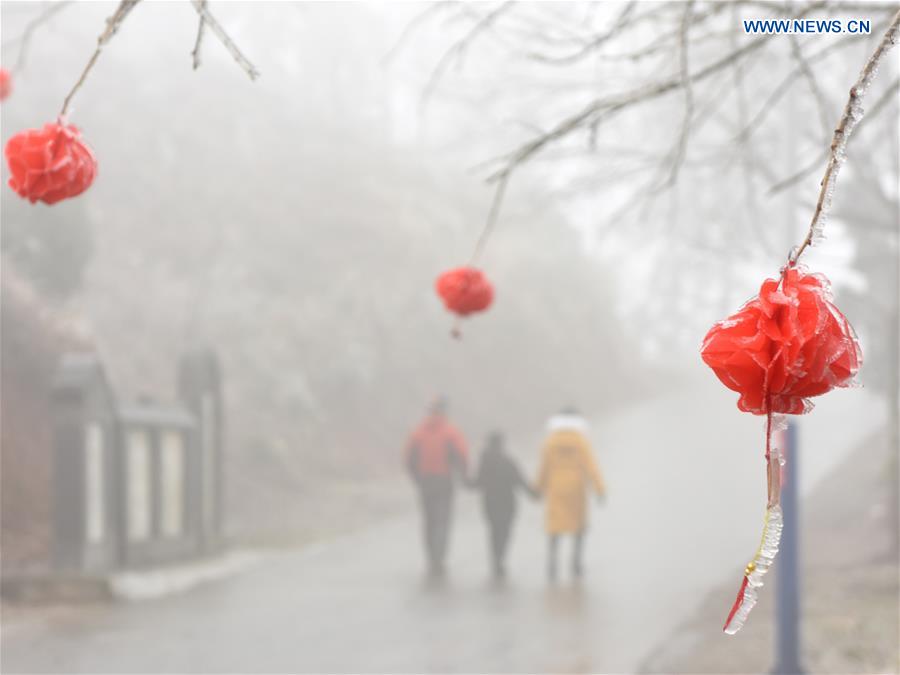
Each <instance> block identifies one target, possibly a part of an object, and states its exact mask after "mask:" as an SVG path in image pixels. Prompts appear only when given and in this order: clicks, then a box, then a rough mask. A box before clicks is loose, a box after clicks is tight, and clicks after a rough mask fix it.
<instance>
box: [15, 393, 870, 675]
mask: <svg viewBox="0 0 900 675" xmlns="http://www.w3.org/2000/svg"><path fill="white" fill-rule="evenodd" d="M710 379H711V378H710ZM871 402H872V399H871V398H870V397H868V396H867V395H866V394H865V392H862V391H859V390H851V391H842V392H835V393H833V394H831V395H830V397H828V398H826V399H823V401H822V403H821V404H820V406H819V408H817V410H816V411H814V412H813V413H812V415H811V416H809V418H808V419H806V420H804V422H803V424H804V426H803V427H802V428H801V437H802V438H803V439H804V440H805V444H804V447H803V451H802V454H801V461H802V462H803V470H802V472H801V477H802V483H803V487H804V491H806V490H808V489H809V488H810V487H811V486H812V485H813V484H814V483H815V482H816V481H817V480H818V479H819V478H821V477H823V476H824V475H825V474H827V472H828V471H829V469H830V468H831V467H833V466H834V465H835V464H836V463H837V462H838V461H839V460H840V459H841V457H842V456H843V453H845V452H846V450H847V449H848V448H850V447H852V446H853V444H854V443H855V442H858V441H859V439H860V438H861V437H862V436H864V434H865V433H866V432H867V430H868V429H870V428H872V427H873V426H874V425H876V424H878V423H879V421H880V419H879V418H878V409H877V408H876V407H875V406H873V405H870V404H871ZM849 421H852V423H849ZM594 441H595V445H596V446H597V448H598V452H597V454H598V457H599V460H600V463H601V465H602V467H603V468H604V471H605V473H606V477H607V481H608V484H609V489H610V493H609V498H608V501H607V504H606V506H603V507H594V508H593V510H592V528H591V534H590V537H589V540H588V545H587V548H586V568H587V576H586V578H585V579H584V580H583V582H581V583H580V584H574V583H572V582H571V581H570V580H568V579H566V578H565V577H564V578H563V579H562V580H561V581H560V582H559V583H558V584H557V585H556V586H550V585H548V584H547V583H546V581H545V579H544V552H545V551H544V548H545V542H544V539H543V536H542V533H541V531H540V524H541V513H540V507H539V506H538V505H532V504H528V505H524V506H523V508H522V509H521V511H520V517H519V521H518V524H517V529H516V532H515V534H514V539H513V544H512V550H511V556H510V557H511V560H510V578H509V580H508V581H507V582H506V583H505V584H504V585H501V586H498V585H494V584H493V583H492V582H491V581H490V580H489V578H488V570H487V563H486V559H485V555H486V542H485V532H484V527H483V523H482V521H481V519H480V517H479V511H478V505H477V503H476V501H475V500H474V499H473V498H472V496H471V495H460V499H459V500H458V506H459V509H458V511H457V518H456V529H455V531H454V535H453V540H452V549H451V560H450V565H449V567H450V570H451V572H450V575H449V577H448V579H447V580H446V581H445V582H443V583H441V584H434V583H428V582H426V581H425V579H424V578H423V576H422V572H421V559H420V558H421V556H420V552H419V548H418V541H417V534H418V522H417V520H416V518H415V514H413V513H410V514H409V515H407V516H404V517H400V518H397V519H394V520H391V521H389V522H385V523H381V524H379V525H376V526H373V527H370V528H368V529H366V530H364V531H360V532H358V533H354V534H350V535H345V536H342V537H340V538H336V539H333V540H329V541H325V542H322V543H319V544H315V545H311V546H308V547H306V548H303V549H299V550H295V551H289V552H278V553H272V554H268V555H266V556H265V557H264V558H263V559H262V560H261V561H260V562H258V563H257V564H255V565H253V566H252V567H250V568H248V569H246V570H244V571H243V572H241V573H239V574H236V575H234V576H232V577H230V578H228V579H226V580H221V581H217V582H212V583H208V584H205V585H202V586H199V587H196V588H194V589H193V590H190V591H188V592H185V593H182V594H179V595H172V596H167V597H164V598H158V599H155V600H145V601H141V602H127V603H116V604H109V605H92V606H80V607H60V608H53V609H50V610H41V611H29V612H26V613H25V615H24V616H16V617H15V619H14V620H11V621H10V620H6V621H4V626H3V633H2V648H3V649H2V669H3V672H4V673H13V672H42V673H43V672H59V673H112V672H116V673H136V672H153V673H162V672H180V673H194V672H216V673H219V672H230V673H235V672H237V673H269V672H338V673H343V672H395V673H405V672H435V673H437V672H439V673H447V672H591V671H593V672H630V671H633V670H634V669H635V668H636V667H637V665H638V664H639V663H640V661H641V659H642V658H643V657H644V656H645V655H646V654H647V653H649V652H650V651H651V650H653V649H654V648H655V647H656V646H657V645H659V644H660V643H661V642H663V641H665V640H666V639H667V637H668V636H669V635H671V634H672V632H673V631H674V630H675V628H676V627H677V626H678V625H679V623H680V622H681V621H683V619H684V618H685V617H686V616H688V615H690V614H691V613H692V611H693V610H694V609H695V608H696V607H697V606H698V605H699V603H700V602H701V601H702V600H703V598H704V597H705V595H706V593H707V592H708V591H709V589H711V588H714V587H715V586H717V585H719V584H721V583H722V582H723V581H725V580H727V579H729V578H734V580H735V582H737V580H738V579H739V576H740V573H741V570H742V569H743V566H744V564H745V563H746V560H747V558H748V556H749V555H751V554H752V552H753V550H754V549H755V545H756V543H757V540H758V536H759V531H760V527H761V517H762V509H763V507H764V500H765V478H764V469H763V467H764V464H763V460H762V446H763V431H762V423H761V421H760V420H759V419H758V418H752V417H751V416H749V415H745V414H742V413H739V412H738V410H737V408H736V407H735V406H734V396H733V395H731V394H730V393H728V392H725V391H724V390H723V389H722V388H721V387H720V386H718V385H717V384H716V383H710V386H708V387H707V386H706V385H705V384H704V385H700V386H698V388H697V389H692V390H691V391H689V392H686V391H683V392H678V393H677V394H676V395H674V396H669V397H667V398H664V399H658V400H655V401H652V402H649V403H645V404H642V405H641V406H637V407H633V408H629V409H626V410H620V411H616V412H613V413H610V414H609V415H607V416H605V417H603V418H600V419H598V420H595V424H594ZM535 442H536V439H535ZM530 459H533V457H532V458H530ZM527 463H528V464H529V468H532V466H533V461H532V462H527ZM410 500H411V502H412V493H411V494H410ZM564 552H565V553H567V552H568V550H567V549H564ZM767 590H768V591H769V592H768V593H767V592H766V590H764V592H763V593H762V596H761V603H762V604H772V602H773V600H774V599H773V598H772V597H771V595H770V592H771V589H767ZM726 611H727V608H726V607H723V608H722V612H723V616H724V613H725V612H726ZM758 611H759V610H758ZM717 629H718V627H712V626H711V627H710V630H717ZM723 639H726V638H723Z"/></svg>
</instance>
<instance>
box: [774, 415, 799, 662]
mask: <svg viewBox="0 0 900 675" xmlns="http://www.w3.org/2000/svg"><path fill="white" fill-rule="evenodd" d="M785 446H786V447H785V448H784V454H785V458H786V460H787V463H786V464H785V467H784V468H785V471H784V482H783V484H782V486H781V509H782V511H783V513H784V532H783V536H782V540H781V552H780V555H779V559H778V561H777V563H776V569H777V577H776V589H777V598H776V603H775V620H776V625H775V633H776V644H777V647H776V648H777V652H776V655H775V667H774V668H773V670H772V672H773V673H777V674H778V675H797V674H798V673H803V668H802V666H801V665H800V557H799V541H800V518H799V513H798V511H799V509H798V504H799V499H798V494H797V492H798V488H799V484H798V482H797V474H798V469H799V464H800V453H799V452H798V449H797V425H796V424H795V423H794V422H790V423H789V424H788V428H787V430H786V432H785Z"/></svg>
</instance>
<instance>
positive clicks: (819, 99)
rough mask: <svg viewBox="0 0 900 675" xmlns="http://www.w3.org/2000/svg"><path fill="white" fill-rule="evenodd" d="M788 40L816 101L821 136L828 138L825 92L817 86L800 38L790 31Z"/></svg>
mask: <svg viewBox="0 0 900 675" xmlns="http://www.w3.org/2000/svg"><path fill="white" fill-rule="evenodd" d="M788 41H789V42H790V43H791V56H793V57H794V60H795V61H796V62H797V65H798V67H799V68H800V73H801V74H802V75H803V79H805V80H806V84H807V85H808V86H809V90H810V92H811V93H812V95H813V98H814V99H815V101H816V107H817V108H818V111H819V122H820V123H821V125H822V136H823V138H828V132H829V131H830V130H831V123H830V122H829V119H828V113H827V112H826V110H827V109H828V101H827V100H826V98H825V92H823V91H822V87H820V86H819V81H818V80H817V79H816V74H815V73H814V72H813V69H812V68H811V67H810V65H809V61H807V60H806V57H805V56H804V55H803V49H802V47H801V46H800V40H798V39H797V36H796V35H794V34H793V33H791V34H790V35H788Z"/></svg>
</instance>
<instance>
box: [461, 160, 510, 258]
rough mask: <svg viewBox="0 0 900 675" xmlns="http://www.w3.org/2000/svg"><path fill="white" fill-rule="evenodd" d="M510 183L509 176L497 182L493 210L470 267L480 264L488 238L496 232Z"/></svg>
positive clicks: (473, 253)
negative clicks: (495, 228) (501, 207)
mask: <svg viewBox="0 0 900 675" xmlns="http://www.w3.org/2000/svg"><path fill="white" fill-rule="evenodd" d="M508 182H509V176H504V177H503V178H502V179H500V180H499V181H497V187H496V188H495V190H494V199H493V201H491V208H490V210H489V211H488V217H487V221H486V222H485V224H484V229H483V230H482V231H481V235H479V237H478V241H477V242H475V250H474V251H473V252H472V259H471V261H470V262H469V266H470V267H474V266H475V264H476V263H477V262H478V259H479V258H480V257H481V254H482V253H483V252H484V247H485V245H486V244H487V240H488V238H489V237H490V236H491V233H492V232H493V230H494V227H495V226H496V224H497V218H498V217H499V216H500V206H501V204H503V196H504V194H505V193H506V184H507V183H508Z"/></svg>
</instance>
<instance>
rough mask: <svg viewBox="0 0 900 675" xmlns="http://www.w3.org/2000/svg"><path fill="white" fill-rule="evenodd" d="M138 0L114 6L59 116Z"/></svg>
mask: <svg viewBox="0 0 900 675" xmlns="http://www.w3.org/2000/svg"><path fill="white" fill-rule="evenodd" d="M139 2H140V0H122V1H121V2H120V3H119V6H118V7H116V11H115V12H113V14H112V16H110V17H109V18H108V19H107V20H106V28H105V29H104V31H103V32H102V33H100V36H99V37H98V38H97V49H95V50H94V54H93V56H91V59H90V61H88V63H87V65H86V66H85V67H84V70H83V71H81V77H79V78H78V81H77V82H76V83H75V86H74V87H72V90H71V91H70V92H69V95H68V96H66V99H65V100H64V101H63V106H62V110H60V112H59V116H60V117H64V116H65V114H66V112H68V110H69V103H71V101H72V97H73V96H75V94H76V93H77V92H78V90H79V89H81V85H83V84H84V81H85V80H86V79H87V76H88V73H90V72H91V68H93V67H94V64H95V63H96V62H97V59H98V58H99V57H100V52H101V51H103V47H104V46H105V45H106V43H107V42H109V41H110V39H112V36H113V35H115V34H116V31H118V30H119V26H121V25H122V22H123V21H124V20H125V17H127V16H128V14H129V12H131V10H132V9H134V6H135V5H137V4H138V3H139Z"/></svg>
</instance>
